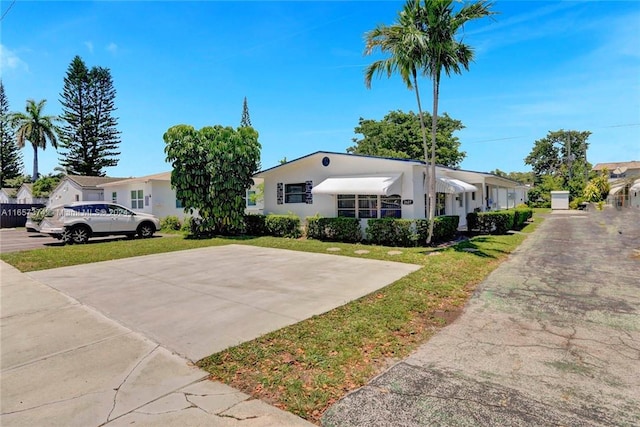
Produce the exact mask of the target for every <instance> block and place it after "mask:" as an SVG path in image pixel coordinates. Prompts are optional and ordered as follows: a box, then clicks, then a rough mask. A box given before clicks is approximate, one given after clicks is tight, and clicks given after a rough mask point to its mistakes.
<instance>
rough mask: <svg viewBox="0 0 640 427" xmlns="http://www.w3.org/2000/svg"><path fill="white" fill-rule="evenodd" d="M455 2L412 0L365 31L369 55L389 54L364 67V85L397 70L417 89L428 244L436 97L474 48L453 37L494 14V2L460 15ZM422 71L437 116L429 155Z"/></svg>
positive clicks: (432, 209)
mask: <svg viewBox="0 0 640 427" xmlns="http://www.w3.org/2000/svg"><path fill="white" fill-rule="evenodd" d="M452 3H453V1H452V0H423V4H421V3H420V0H408V1H407V2H406V3H405V5H404V7H403V9H402V11H401V12H400V14H399V16H398V20H397V22H396V23H395V24H394V25H391V26H385V25H378V26H377V27H376V28H375V29H373V30H372V31H370V32H368V33H367V34H366V35H365V39H366V48H365V55H369V54H371V53H373V52H374V51H375V50H376V49H379V50H380V52H381V53H386V54H388V55H389V57H388V58H386V59H381V60H378V61H375V62H374V63H373V64H371V65H370V66H369V67H367V69H366V70H365V84H366V86H367V87H368V88H369V87H371V79H372V77H373V75H375V74H385V73H386V74H387V76H388V77H390V76H391V75H392V74H393V73H395V72H398V73H399V74H400V76H401V77H402V80H403V81H404V83H405V84H406V85H407V88H409V89H415V92H416V99H417V102H418V113H419V117H420V126H421V128H422V142H423V148H424V159H425V162H427V163H429V165H430V167H429V168H427V174H426V177H427V180H428V183H429V192H428V193H429V203H428V205H429V215H428V217H429V219H430V220H431V221H430V224H429V233H428V237H427V243H431V239H432V236H433V222H434V221H433V218H434V216H435V198H436V179H435V178H436V163H435V160H436V131H437V126H438V98H439V91H440V77H441V74H442V71H443V70H444V72H445V73H446V74H447V75H448V76H449V75H451V73H452V72H453V73H456V74H460V73H461V72H462V68H464V69H466V70H468V69H469V63H470V62H471V60H472V59H473V51H472V50H471V48H470V47H469V46H467V45H466V44H464V43H462V42H459V41H457V40H456V39H455V36H456V33H457V32H458V31H459V30H461V29H462V28H463V27H464V24H465V23H467V22H468V21H471V20H473V19H477V18H481V17H484V16H488V15H491V14H493V12H491V11H490V8H491V6H492V4H491V3H488V2H486V1H484V0H480V1H479V2H478V3H473V4H468V5H465V6H463V7H462V8H461V9H460V10H459V11H458V12H457V13H455V12H454V10H453V5H452ZM418 73H421V74H423V75H427V76H429V77H430V78H431V79H432V82H433V114H432V122H431V156H429V155H428V154H429V153H428V151H429V150H428V147H427V137H426V129H425V125H424V121H423V117H422V105H421V102H420V92H419V90H418Z"/></svg>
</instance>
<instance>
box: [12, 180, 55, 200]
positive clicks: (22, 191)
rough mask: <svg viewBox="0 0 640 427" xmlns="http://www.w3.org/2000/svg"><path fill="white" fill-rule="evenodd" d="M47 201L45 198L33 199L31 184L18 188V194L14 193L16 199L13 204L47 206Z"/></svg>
mask: <svg viewBox="0 0 640 427" xmlns="http://www.w3.org/2000/svg"><path fill="white" fill-rule="evenodd" d="M48 201H49V199H48V198H47V197H33V184H32V183H26V182H25V183H24V184H22V185H21V186H20V188H18V192H17V193H16V198H15V202H14V203H20V204H22V203H24V204H31V203H42V204H47V202H48Z"/></svg>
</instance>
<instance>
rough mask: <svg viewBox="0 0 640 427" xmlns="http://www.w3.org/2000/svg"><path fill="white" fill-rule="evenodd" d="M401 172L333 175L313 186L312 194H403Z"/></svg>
mask: <svg viewBox="0 0 640 427" xmlns="http://www.w3.org/2000/svg"><path fill="white" fill-rule="evenodd" d="M401 176H402V174H401V173H399V174H389V175H384V176H348V177H331V178H327V179H325V180H324V181H322V182H321V183H320V184H318V185H316V186H315V187H313V189H312V190H311V193H312V194H353V195H377V196H390V195H392V194H402V191H401V190H402V188H401V187H402V180H401V179H400V177H401Z"/></svg>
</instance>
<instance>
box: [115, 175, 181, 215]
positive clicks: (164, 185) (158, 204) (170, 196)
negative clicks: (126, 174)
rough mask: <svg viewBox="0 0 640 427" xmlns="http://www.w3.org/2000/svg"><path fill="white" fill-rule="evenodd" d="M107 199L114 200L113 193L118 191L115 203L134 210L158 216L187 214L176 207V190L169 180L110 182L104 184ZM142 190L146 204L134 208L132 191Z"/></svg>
mask: <svg viewBox="0 0 640 427" xmlns="http://www.w3.org/2000/svg"><path fill="white" fill-rule="evenodd" d="M104 189H105V191H104V194H105V200H107V201H110V202H111V201H113V199H112V196H113V195H112V193H114V192H115V193H116V200H115V203H118V204H120V205H123V206H126V207H127V208H129V209H131V210H133V211H134V212H144V213H150V214H153V215H155V216H157V217H158V218H163V217H166V216H169V215H175V216H177V217H178V218H180V219H184V217H185V216H188V215H187V214H185V212H184V210H183V209H182V208H176V192H175V190H173V189H172V188H171V183H170V182H169V181H160V180H148V181H142V180H140V181H130V180H128V182H125V183H117V182H115V183H110V184H107V185H105V186H104ZM138 190H142V192H143V197H144V206H143V207H142V208H141V209H140V208H135V209H134V208H133V207H132V203H131V192H132V191H138Z"/></svg>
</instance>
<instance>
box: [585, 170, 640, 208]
mask: <svg viewBox="0 0 640 427" xmlns="http://www.w3.org/2000/svg"><path fill="white" fill-rule="evenodd" d="M593 170H594V171H596V172H601V171H603V170H606V171H607V172H608V175H609V185H610V187H611V188H610V190H609V196H608V197H607V203H608V204H611V205H613V206H616V207H629V206H630V207H640V161H635V160H633V161H630V162H614V163H598V164H596V165H595V166H594V167H593Z"/></svg>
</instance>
